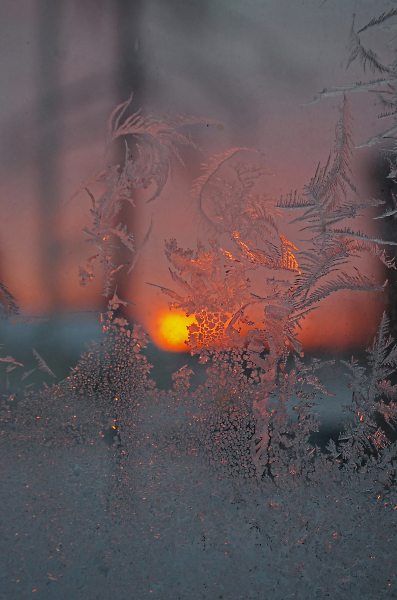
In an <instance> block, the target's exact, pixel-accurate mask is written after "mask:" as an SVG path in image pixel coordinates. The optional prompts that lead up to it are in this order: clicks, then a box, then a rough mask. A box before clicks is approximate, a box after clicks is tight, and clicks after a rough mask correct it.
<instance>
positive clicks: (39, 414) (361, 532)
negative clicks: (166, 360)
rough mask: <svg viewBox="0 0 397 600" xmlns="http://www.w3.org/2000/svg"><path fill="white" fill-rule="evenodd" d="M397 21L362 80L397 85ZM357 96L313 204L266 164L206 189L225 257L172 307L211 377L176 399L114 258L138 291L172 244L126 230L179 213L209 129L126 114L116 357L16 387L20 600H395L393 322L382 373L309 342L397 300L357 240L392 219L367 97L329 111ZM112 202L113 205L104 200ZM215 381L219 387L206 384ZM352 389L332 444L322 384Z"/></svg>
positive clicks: (189, 380)
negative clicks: (372, 221)
mask: <svg viewBox="0 0 397 600" xmlns="http://www.w3.org/2000/svg"><path fill="white" fill-rule="evenodd" d="M395 14H396V13H395V10H394V9H393V10H391V11H389V13H383V14H382V15H381V16H379V17H377V18H374V19H373V20H372V21H371V22H369V23H368V24H367V25H366V26H364V27H362V28H361V29H360V30H359V31H358V32H357V33H355V31H354V28H353V29H352V33H351V43H350V57H349V60H348V63H349V64H350V63H351V62H352V61H354V60H356V59H359V60H361V61H362V64H363V67H364V68H365V67H366V66H369V67H371V68H372V69H374V70H377V71H379V72H381V73H383V72H385V73H387V74H394V68H395V66H394V65H392V66H388V67H382V65H381V63H380V61H379V59H378V58H377V57H376V56H375V54H374V53H373V52H371V51H369V50H365V49H364V47H363V46H362V44H361V39H360V38H359V34H362V33H364V32H365V31H366V30H367V29H369V28H372V27H376V26H378V25H381V24H383V23H384V22H386V21H387V20H388V19H389V18H392V17H393V16H394V15H395ZM378 85H380V82H369V83H368V84H365V85H364V84H363V85H362V86H361V84H360V85H359V84H357V86H356V87H357V89H360V90H361V91H362V90H363V89H368V87H371V89H372V88H373V87H375V88H376V87H377V86H378ZM365 86H366V87H365ZM342 92H343V100H342V103H341V105H340V108H339V117H338V120H337V125H336V134H335V145H334V150H333V153H331V155H330V157H329V159H328V160H327V162H326V163H325V165H324V166H321V165H319V166H318V167H317V170H315V174H314V176H313V177H312V178H311V180H310V182H309V183H308V184H307V185H306V186H305V187H304V189H303V190H302V192H301V193H298V192H293V193H292V192H291V193H290V194H289V195H288V196H287V197H285V198H282V199H281V200H279V201H278V202H277V201H275V200H274V199H273V198H271V197H270V196H269V195H267V194H266V193H265V192H264V191H263V189H264V185H263V175H264V174H265V173H266V170H265V167H263V166H261V165H258V164H257V163H256V162H255V161H252V160H251V159H250V158H249V156H252V151H248V150H247V149H246V148H234V149H232V150H230V151H227V152H225V153H222V154H219V155H216V156H215V157H213V158H212V159H209V160H208V161H207V163H206V164H205V165H204V167H203V169H204V173H203V175H202V176H201V177H199V178H198V179H196V181H194V182H193V186H192V194H191V202H192V211H194V210H195V211H196V213H197V212H198V214H199V216H200V219H201V222H200V224H201V225H202V230H203V231H204V232H207V234H208V238H206V239H204V241H198V242H197V249H195V250H193V249H183V248H180V247H179V246H178V243H177V240H175V239H171V240H168V241H166V243H165V255H166V257H167V259H168V261H169V263H170V265H171V268H170V270H169V273H170V275H169V276H170V284H169V286H170V287H165V286H160V287H161V290H162V291H163V292H164V294H165V295H167V296H168V297H169V298H170V299H171V302H170V310H175V309H179V310H182V311H183V312H185V313H186V314H188V315H191V316H194V319H195V320H194V322H193V324H191V325H190V326H189V330H188V344H189V347H190V351H191V354H192V357H189V359H186V364H185V365H184V366H182V367H180V368H179V369H178V370H177V371H176V372H175V373H173V375H172V388H171V389H169V390H163V391H160V390H159V389H157V388H156V385H155V383H154V381H152V379H151V378H150V374H151V372H152V366H151V364H150V362H149V360H148V358H147V353H148V349H147V346H148V343H149V340H148V336H147V335H146V333H145V332H144V331H143V330H142V329H141V328H140V327H139V326H138V325H137V324H135V325H134V324H132V325H131V324H130V323H129V322H128V320H127V318H126V317H125V314H124V313H123V308H124V307H125V306H126V305H127V304H128V301H127V300H123V299H121V298H119V297H118V295H117V293H116V290H115V281H114V278H115V275H116V273H119V271H120V272H121V274H122V273H123V271H122V268H123V267H124V266H127V264H121V265H116V264H114V262H113V260H114V258H113V257H114V247H113V245H112V240H114V239H117V240H118V241H119V242H121V243H122V244H123V245H124V246H125V247H126V248H127V249H128V250H129V251H130V253H131V254H132V260H131V261H130V262H129V263H128V265H129V272H130V271H131V270H132V269H133V267H134V266H135V264H136V261H137V259H138V257H139V255H140V253H141V252H143V251H144V248H145V245H146V243H147V241H148V238H149V235H150V232H151V227H150V228H149V230H148V231H147V233H146V235H145V236H144V239H143V241H142V242H141V244H140V245H139V246H138V247H136V246H135V241H134V238H133V236H132V234H131V233H130V231H129V229H128V227H127V226H126V225H124V224H121V223H117V216H118V214H119V212H120V210H121V207H122V205H123V203H124V202H129V203H130V204H134V203H135V201H138V200H137V198H136V197H135V196H134V194H135V190H138V189H146V188H148V189H149V188H150V186H152V184H153V186H154V189H153V190H151V191H149V192H148V196H149V198H148V201H149V202H151V201H153V200H155V199H157V198H158V199H160V197H161V195H162V192H163V190H164V186H165V184H166V181H167V178H168V177H169V175H170V174H171V172H172V164H173V161H175V160H176V161H177V162H179V163H180V164H183V160H182V157H181V156H180V154H179V151H178V146H180V145H182V146H183V145H184V146H187V145H189V146H192V147H193V148H196V144H195V143H193V142H192V140H191V138H190V135H189V134H185V133H181V132H180V128H181V127H182V126H185V125H193V124H196V123H202V122H203V119H201V118H195V117H191V116H186V117H180V116H178V115H175V116H170V115H163V114H157V113H156V114H157V116H142V115H141V113H140V112H135V113H134V114H132V115H131V116H126V111H127V110H128V108H129V106H130V101H131V99H129V100H127V101H126V102H124V103H122V104H120V105H119V106H117V107H116V108H115V110H114V111H113V112H112V114H111V116H110V119H109V122H108V142H109V143H110V142H114V141H116V140H117V139H118V138H123V140H124V141H125V159H124V162H123V164H122V165H116V166H111V167H109V168H108V169H107V170H106V171H104V172H103V173H101V174H99V175H97V176H94V177H93V178H92V180H91V181H90V182H86V183H85V184H84V186H83V188H82V189H86V190H87V192H88V196H89V198H90V199H91V203H92V208H91V215H92V217H93V225H92V227H91V228H90V229H89V228H87V229H86V230H85V232H86V234H87V235H89V238H90V241H91V242H92V243H93V244H94V245H95V246H96V247H97V248H98V249H99V253H96V254H94V255H92V256H90V257H89V258H88V260H87V263H86V265H85V267H84V268H82V267H81V268H80V281H81V283H82V284H83V285H85V284H87V283H88V282H89V281H90V280H92V278H93V277H94V263H95V261H96V259H97V258H99V261H100V263H101V265H102V267H103V271H104V287H103V292H104V294H105V295H106V296H107V305H106V309H105V310H104V312H103V313H101V321H102V337H101V340H100V342H99V341H97V342H95V341H93V342H92V343H91V346H90V347H89V348H88V350H87V352H85V353H84V354H83V355H82V356H81V358H80V360H79V362H78V364H77V366H75V367H74V368H73V369H72V370H71V372H70V374H69V376H68V377H67V378H66V379H65V380H63V381H60V382H59V381H57V382H56V383H53V384H52V386H51V387H49V386H44V388H43V389H41V390H40V391H36V392H33V391H28V390H29V388H26V387H24V388H23V389H21V388H19V387H17V386H16V388H15V392H14V388H13V389H12V391H10V390H9V389H8V387H9V386H8V387H7V388H6V391H8V393H7V394H3V400H2V403H1V408H0V418H1V437H0V440H1V451H2V457H3V464H6V463H7V462H8V463H10V464H13V468H12V469H6V468H4V475H3V476H2V482H3V484H4V490H5V492H6V493H5V494H4V495H3V500H2V502H3V504H2V506H3V510H4V511H8V512H9V513H10V514H13V515H15V514H18V518H17V519H15V518H13V519H11V520H10V521H9V522H8V521H7V522H5V524H4V530H5V533H4V536H3V539H4V540H5V542H6V544H7V545H8V546H7V548H8V550H7V553H4V557H5V558H4V561H3V562H4V565H5V566H4V572H3V578H4V581H5V585H4V590H6V591H5V592H4V593H3V597H4V598H6V597H7V598H11V597H21V598H24V597H28V596H29V597H30V595H31V594H32V591H33V592H34V591H37V590H38V591H39V592H40V597H42V598H53V597H54V596H56V597H57V598H72V597H73V598H74V597H77V594H78V591H76V590H80V589H82V590H83V592H82V595H83V596H84V597H87V598H88V597H89V598H94V597H100V596H101V595H102V596H103V595H104V594H105V595H107V596H109V597H110V595H114V594H116V596H117V597H118V598H138V597H140V596H142V597H144V596H146V595H149V594H153V597H159V598H160V597H162V598H185V597H189V598H197V599H199V598H200V599H201V598H215V597H217V598H228V599H231V598H239V599H240V600H246V598H255V599H256V598H257V599H258V600H259V598H261V599H262V598H264V597H268V598H272V599H273V598H274V599H275V600H281V599H285V598H287V597H290V596H291V597H292V596H294V597H295V596H296V597H299V598H322V597H332V598H343V597H360V598H371V600H374V599H377V598H379V599H380V598H387V597H394V595H395V593H396V587H395V586H396V583H395V575H394V573H393V571H394V564H395V552H396V543H395V534H394V532H395V527H396V512H395V511H396V508H397V492H396V490H397V487H396V477H397V475H396V463H397V444H396V441H395V439H396V438H395V426H396V422H397V404H396V399H397V384H396V382H395V373H396V367H397V346H396V345H395V343H394V340H393V339H392V337H391V336H390V334H389V320H388V318H387V316H386V315H384V316H383V318H382V321H381V323H380V326H379V330H378V333H377V336H376V338H375V340H374V342H373V344H372V346H371V347H370V348H369V349H368V351H367V357H366V360H361V359H362V357H360V358H359V359H357V358H356V359H355V358H354V357H352V359H351V360H350V361H346V360H345V361H342V364H340V363H338V364H337V363H336V362H334V361H326V360H320V359H317V358H313V357H312V358H311V359H309V358H308V357H305V356H304V352H303V351H304V348H302V345H301V344H300V342H299V340H298V336H297V329H298V328H299V325H300V324H301V323H302V320H303V319H304V318H305V316H306V315H307V314H308V313H309V312H310V311H313V310H315V309H316V308H317V307H318V306H319V305H321V303H322V301H323V299H324V298H326V297H328V296H329V295H331V294H337V293H338V291H340V290H351V291H355V292H358V291H365V292H381V291H383V289H384V288H385V286H386V284H387V281H385V282H383V281H382V282H378V281H377V280H375V279H374V278H372V277H370V276H369V275H367V274H364V273H361V272H360V271H358V270H357V269H356V270H354V269H353V268H352V266H354V264H353V265H352V259H355V258H357V257H359V256H360V254H362V253H369V254H370V255H371V256H372V257H376V258H378V259H379V260H380V261H381V263H383V265H385V266H386V267H388V268H395V266H394V258H393V257H388V256H387V255H386V253H385V251H384V250H383V249H381V246H383V245H384V244H390V245H391V247H393V243H392V242H388V241H387V240H386V241H385V240H382V239H378V238H375V237H372V236H370V235H367V234H366V233H365V232H362V231H361V230H360V229H354V228H352V227H351V222H350V220H351V219H356V218H357V219H358V218H360V216H361V215H362V214H363V213H365V211H366V210H367V209H369V208H371V207H374V206H378V205H380V204H382V202H381V201H378V200H373V199H363V198H361V197H360V195H359V193H358V190H357V188H356V186H355V184H354V183H353V174H352V172H351V168H350V165H351V156H352V152H353V138H352V136H353V128H352V120H351V117H350V107H349V99H348V97H347V94H348V92H349V89H348V86H344V87H343V88H339V89H338V90H333V91H329V92H327V91H324V92H322V93H321V94H320V96H321V97H324V96H327V95H328V96H329V95H334V94H335V95H340V94H341V93H342ZM392 92H393V94H394V92H395V90H394V88H393V87H392ZM393 97H394V96H393ZM393 101H394V100H393ZM208 122H209V121H208ZM250 153H251V154H250ZM247 157H248V158H247ZM394 158H395V156H394V154H392V160H394ZM255 160H256V159H255ZM391 175H393V176H392V177H391V179H393V180H394V175H395V173H394V172H393V171H392V173H391ZM258 182H260V185H259V187H257V186H258ZM94 183H95V184H100V185H102V186H103V187H104V191H103V193H102V194H101V195H100V196H99V198H98V199H96V198H95V197H94V194H93V192H92V191H91V190H90V186H92V185H93V184H94ZM292 210H293V211H294V215H296V214H297V215H298V216H296V217H295V218H294V220H293V223H294V224H297V225H299V226H301V227H302V229H301V233H300V235H302V232H304V234H303V235H304V236H306V239H305V244H306V246H305V247H304V249H303V250H302V249H301V250H298V248H299V247H300V242H299V241H296V240H294V239H292V240H289V239H287V237H285V236H284V233H283V232H284V230H283V226H282V220H281V213H282V212H284V213H285V214H289V213H286V211H292ZM394 213H395V209H392V210H389V209H387V210H386V211H384V213H383V214H382V215H381V217H382V218H390V217H392V216H393V217H394V216H395V215H394ZM155 218H156V216H155V215H154V219H155ZM348 220H349V221H348ZM347 221H348V222H347ZM394 245H395V244H394ZM124 272H125V271H124ZM253 272H254V275H255V276H257V281H259V283H258V284H257V287H256V289H255V293H254V292H253V291H252V281H251V278H253V274H252V273H253ZM151 284H153V285H156V282H155V281H152V282H151ZM0 288H1V292H2V296H3V303H2V307H3V313H4V317H5V318H13V317H15V315H17V314H18V308H17V305H16V301H15V299H14V298H13V296H12V294H11V293H10V292H9V291H8V289H7V288H6V287H5V286H4V284H2V283H0ZM32 353H33V356H34V357H35V359H36V361H37V364H38V369H39V370H41V371H43V372H44V373H45V374H47V375H50V376H52V377H54V378H55V374H54V373H53V371H52V370H51V368H50V367H49V366H48V365H47V363H46V362H45V361H44V359H43V358H42V357H41V356H40V355H39V354H38V352H37V351H36V350H35V349H32ZM44 356H46V355H45V354H44ZM30 358H32V357H31V355H30ZM46 358H47V356H46ZM195 359H198V360H197V361H196V363H199V364H201V365H204V364H205V367H204V366H201V367H199V366H197V367H195V368H192V365H193V364H194V362H193V361H194V360H195ZM48 362H49V363H50V364H51V360H50V359H48ZM0 363H4V365H3V366H2V375H3V374H4V375H5V380H6V382H7V384H9V377H11V378H12V377H13V373H14V370H15V374H17V375H18V377H17V379H18V385H19V382H21V381H24V380H25V379H26V378H27V377H29V376H30V375H31V374H32V373H33V371H34V370H35V369H34V368H31V365H30V364H26V361H25V359H23V362H20V361H19V360H18V356H17V357H16V358H14V357H13V356H10V355H8V354H7V350H5V351H4V356H3V357H1V358H0ZM341 365H342V366H343V367H342V366H341ZM21 367H23V368H24V369H27V370H26V371H24V372H23V374H22V375H21V373H22V371H21V370H20V368H21ZM200 368H201V370H200ZM341 368H344V369H345V371H346V372H345V373H344V375H348V377H346V388H347V389H348V390H350V393H351V401H350V403H349V404H348V405H346V407H345V412H346V414H347V415H348V418H347V419H346V420H345V423H344V424H343V426H342V425H341V427H340V429H341V431H340V434H339V436H336V435H333V436H332V437H331V438H328V439H327V440H326V441H324V440H323V441H322V442H321V443H320V442H319V441H318V440H319V439H320V437H319V436H320V434H321V433H323V431H322V423H321V418H320V412H321V411H320V406H319V397H320V396H321V397H324V396H327V397H328V398H329V399H330V401H332V400H333V397H332V393H331V392H330V391H329V390H328V389H327V386H326V385H325V384H324V383H323V381H322V380H323V378H324V379H326V377H325V374H326V373H327V372H328V373H329V372H332V370H333V369H335V370H336V372H337V373H339V372H340V371H339V370H338V369H341ZM196 369H197V370H198V373H197V372H196ZM55 370H56V369H55ZM153 371H155V370H153ZM154 376H155V373H154ZM196 376H197V377H196ZM28 385H30V384H28ZM316 442H318V443H316ZM10 491H12V493H10ZM16 528H18V531H16ZM82 531H84V538H83V541H82V542H81V540H82V536H81V532H82ZM28 559H29V560H31V561H32V562H33V561H34V562H35V563H36V564H37V565H38V566H37V572H36V573H35V575H34V582H33V581H28V582H25V583H24V584H23V585H24V586H25V587H23V588H22V586H20V587H19V589H18V591H15V590H16V586H17V582H18V583H19V581H20V579H21V578H22V576H21V575H20V573H21V571H22V572H23V570H24V568H25V567H24V564H25V561H27V560H28ZM71 566H73V568H74V569H75V570H74V572H73V573H74V575H73V577H72V576H70V574H69V569H70V568H71ZM42 571H43V573H44V572H45V574H46V575H43V573H42ZM187 573H188V577H186V574H187ZM14 582H15V583H14ZM210 582H213V583H210ZM215 582H216V585H218V583H219V586H218V587H217V588H216V589H215ZM210 585H213V588H212V589H211V590H210V591H209V587H210ZM33 586H34V587H33ZM55 586H58V587H55ZM20 590H22V591H20ZM54 590H56V591H54ZM215 594H216V595H215Z"/></svg>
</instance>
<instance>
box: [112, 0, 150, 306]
mask: <svg viewBox="0 0 397 600" xmlns="http://www.w3.org/2000/svg"><path fill="white" fill-rule="evenodd" d="M115 4H116V9H115V10H116V23H117V34H118V64H117V72H116V74H115V86H116V96H117V102H118V103H121V102H124V101H125V100H127V98H129V96H130V95H131V93H133V98H132V102H131V105H130V107H129V109H128V114H131V113H132V112H136V111H137V110H139V109H141V108H143V106H144V98H145V64H144V57H143V55H142V50H141V25H142V10H143V6H144V0H117V1H116V3H115ZM124 153H125V146H124V140H120V141H119V145H118V152H117V160H118V162H120V163H122V162H123V160H124ZM134 216H135V215H134V211H133V209H132V207H131V206H128V204H127V203H125V204H124V206H123V208H122V209H121V211H120V213H119V215H118V221H119V222H121V223H123V224H124V223H125V224H127V227H128V230H129V231H134V229H135V227H134V225H135V224H134ZM114 259H115V263H116V264H121V263H123V262H126V261H128V260H130V261H131V260H132V259H133V257H132V256H131V253H130V252H129V251H126V249H125V248H123V247H120V250H119V251H117V252H116V254H115V256H114ZM126 273H127V269H126V268H124V270H122V271H121V277H120V278H119V280H118V281H117V293H118V294H119V296H120V297H121V298H124V297H126V296H127V295H128V294H129V293H131V284H132V282H133V273H132V274H131V275H129V276H128V278H127V275H126Z"/></svg>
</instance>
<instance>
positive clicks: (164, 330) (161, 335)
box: [153, 312, 196, 352]
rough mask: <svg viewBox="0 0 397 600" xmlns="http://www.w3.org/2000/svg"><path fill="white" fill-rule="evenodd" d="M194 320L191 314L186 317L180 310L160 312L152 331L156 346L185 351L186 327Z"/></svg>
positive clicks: (172, 350) (186, 348)
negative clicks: (154, 329) (154, 330)
mask: <svg viewBox="0 0 397 600" xmlns="http://www.w3.org/2000/svg"><path fill="white" fill-rule="evenodd" d="M195 322H196V319H195V318H194V316H193V315H191V316H189V317H187V316H186V314H185V313H181V312H163V313H161V314H160V315H159V317H158V320H157V328H156V332H153V333H154V338H155V342H156V344H157V346H158V347H159V348H161V349H163V350H169V351H171V352H186V351H187V350H188V346H187V345H186V342H187V339H188V333H189V332H188V330H187V328H188V327H189V325H192V323H195Z"/></svg>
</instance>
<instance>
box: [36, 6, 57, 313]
mask: <svg viewBox="0 0 397 600" xmlns="http://www.w3.org/2000/svg"><path fill="white" fill-rule="evenodd" d="M62 4H63V1H62V0H39V2H38V12H37V19H38V31H37V35H38V74H37V88H38V104H37V126H38V127H37V131H38V140H37V180H38V189H37V203H38V210H39V223H40V230H39V244H40V267H39V268H40V284H41V288H42V293H43V296H45V297H46V301H47V302H48V303H49V305H50V307H51V310H52V311H56V310H59V308H60V307H61V305H62V291H61V289H60V283H59V270H60V259H61V246H60V241H59V227H58V225H59V224H58V219H59V191H60V190H59V175H60V148H61V142H62V135H61V130H60V123H59V121H60V109H61V82H60V73H59V65H60V61H61V59H60V56H59V34H60V27H61V17H62Z"/></svg>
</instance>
